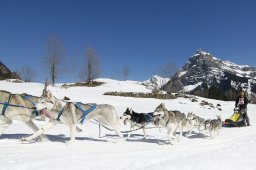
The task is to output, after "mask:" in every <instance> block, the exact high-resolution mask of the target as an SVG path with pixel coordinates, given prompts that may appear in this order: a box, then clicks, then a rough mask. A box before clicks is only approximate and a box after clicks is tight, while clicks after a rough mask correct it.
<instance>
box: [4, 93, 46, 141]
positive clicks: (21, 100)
mask: <svg viewBox="0 0 256 170" xmlns="http://www.w3.org/2000/svg"><path fill="white" fill-rule="evenodd" d="M38 99H39V97H37V96H32V95H27V94H12V93H10V92H7V91H4V90H0V103H1V104H0V111H1V113H0V136H1V135H2V133H3V132H4V131H5V130H6V129H7V128H8V127H9V126H10V125H11V124H12V123H13V120H18V121H21V122H24V123H25V124H26V125H27V126H29V127H30V128H31V129H32V130H33V131H34V132H36V131H38V130H39V129H38V128H37V126H36V125H35V123H34V122H33V121H32V119H33V118H35V117H36V115H35V114H33V113H34V111H35V106H34V105H35V103H36V102H37V100H38ZM40 138H41V139H42V140H47V138H46V137H45V136H44V135H41V136H40Z"/></svg>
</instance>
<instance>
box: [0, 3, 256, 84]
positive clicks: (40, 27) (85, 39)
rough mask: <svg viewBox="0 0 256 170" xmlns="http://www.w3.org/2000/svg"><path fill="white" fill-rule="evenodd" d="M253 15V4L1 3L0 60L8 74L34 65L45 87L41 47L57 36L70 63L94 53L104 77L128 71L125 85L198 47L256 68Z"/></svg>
mask: <svg viewBox="0 0 256 170" xmlns="http://www.w3.org/2000/svg"><path fill="white" fill-rule="evenodd" d="M255 9H256V1H254V0H83V1H82V0H81V1H79V0H73V1H71V0H69V1H68V0H30V1H29V0H22V1H20V0H0V60H1V61H2V62H3V63H4V64H5V65H7V66H8V67H9V68H10V69H11V70H15V69H18V68H20V67H22V66H24V65H29V66H31V67H32V68H33V69H34V70H36V72H37V78H36V81H40V82H42V81H44V80H45V78H46V74H45V72H44V69H43V68H42V67H43V65H42V64H41V60H42V59H41V58H42V56H44V54H45V53H46V50H45V46H46V41H47V38H48V37H49V35H56V36H57V37H58V38H59V39H60V40H61V41H62V43H63V46H64V48H65V56H66V58H67V60H69V61H70V60H73V61H75V62H79V63H83V61H82V58H83V57H84V55H85V49H86V48H88V47H92V48H94V49H95V50H96V53H97V55H98V57H99V60H100V63H101V70H102V74H101V77H112V78H121V70H122V68H123V67H124V66H128V67H129V69H130V73H129V76H128V79H132V80H146V79H148V78H149V77H150V76H151V75H152V74H158V73H159V68H160V67H162V66H164V65H165V63H167V62H172V63H175V64H176V65H177V67H178V68H180V67H181V66H182V65H183V64H184V63H185V61H186V60H187V59H188V58H189V57H190V56H191V55H193V54H194V53H195V51H196V49H198V48H203V49H204V50H205V51H207V52H210V53H211V54H213V55H215V56H216V57H218V58H221V59H224V60H230V61H232V62H235V63H237V64H248V65H251V66H254V67H256V10H255ZM77 80H78V78H77V77H75V76H74V75H72V74H66V75H65V76H63V77H61V78H60V79H57V82H70V81H77Z"/></svg>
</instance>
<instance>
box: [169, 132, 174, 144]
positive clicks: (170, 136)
mask: <svg viewBox="0 0 256 170" xmlns="http://www.w3.org/2000/svg"><path fill="white" fill-rule="evenodd" d="M172 140H173V133H172V132H169V142H170V145H173V143H172Z"/></svg>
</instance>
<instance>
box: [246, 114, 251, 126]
mask: <svg viewBox="0 0 256 170" xmlns="http://www.w3.org/2000/svg"><path fill="white" fill-rule="evenodd" d="M245 120H246V124H247V126H250V120H249V117H248V115H247V114H246V116H245Z"/></svg>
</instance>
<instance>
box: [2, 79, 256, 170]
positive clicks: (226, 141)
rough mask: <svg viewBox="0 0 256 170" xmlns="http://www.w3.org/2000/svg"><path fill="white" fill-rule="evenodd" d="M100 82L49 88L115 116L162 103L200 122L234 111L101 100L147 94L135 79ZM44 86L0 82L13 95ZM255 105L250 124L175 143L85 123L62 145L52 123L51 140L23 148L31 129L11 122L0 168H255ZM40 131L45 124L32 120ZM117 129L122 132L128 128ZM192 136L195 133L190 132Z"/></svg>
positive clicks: (152, 133) (183, 102) (63, 129)
mask: <svg viewBox="0 0 256 170" xmlns="http://www.w3.org/2000/svg"><path fill="white" fill-rule="evenodd" d="M99 81H103V82H105V84H103V85H102V86H99V87H72V88H68V89H62V88H60V85H57V86H56V87H51V86H50V87H49V89H50V90H51V91H52V93H53V94H54V95H55V96H56V97H57V98H63V97H64V96H67V97H69V98H71V100H73V101H80V102H84V103H93V102H95V103H98V104H101V103H107V104H111V105H113V106H114V107H115V108H116V109H117V111H118V114H119V115H120V116H121V114H122V113H123V112H124V111H125V109H126V108H127V107H132V108H133V109H134V110H135V111H136V112H145V113H146V112H152V111H153V110H154V109H155V107H157V106H158V105H159V104H160V103H162V102H164V103H165V105H166V107H167V108H168V109H170V110H180V111H181V112H184V113H185V114H187V113H188V112H189V111H193V113H195V114H197V115H198V116H201V117H203V118H205V119H207V118H211V119H212V118H216V115H221V117H222V119H223V120H225V119H226V118H228V117H230V116H231V114H232V113H233V108H234V105H235V104H234V102H224V101H217V100H210V99H204V98H199V102H191V100H190V99H185V98H177V99H174V100H159V99H141V98H130V97H116V96H115V97H114V96H104V95H102V94H103V93H104V92H108V91H125V92H131V91H132V92H149V90H148V89H146V88H145V87H144V86H142V85H140V84H139V83H138V82H135V81H116V80H110V79H99ZM42 89H43V84H39V83H10V82H6V81H0V90H7V91H11V92H14V93H28V94H32V95H37V96H40V95H41V92H42ZM201 100H206V101H208V102H209V103H213V105H214V106H216V105H217V104H220V105H221V108H222V111H219V110H218V109H209V107H208V106H205V107H202V106H200V105H199V103H200V101H201ZM255 111H256V105H252V104H249V105H248V114H249V117H250V119H251V124H252V126H250V127H242V128H222V129H221V130H220V135H219V136H216V138H215V139H211V138H209V137H208V135H203V134H198V133H192V135H191V136H189V137H182V138H181V141H180V142H176V143H175V145H169V144H167V142H168V138H167V135H166V131H165V130H164V129H163V130H162V131H160V130H159V129H158V128H156V129H148V130H147V133H148V138H147V139H145V140H143V139H142V138H143V133H142V130H139V131H136V132H134V134H133V135H132V136H131V139H130V140H128V141H126V140H124V139H119V137H117V136H116V134H115V133H113V132H110V131H108V130H105V129H102V134H101V135H102V136H103V137H102V138H99V137H98V126H97V125H95V124H92V123H90V122H86V123H85V124H84V126H83V132H81V133H79V134H78V135H77V138H76V139H77V140H76V142H75V143H74V144H73V145H67V144H66V143H65V142H66V141H67V140H68V138H69V128H68V127H67V126H65V125H57V126H55V127H54V128H52V129H51V130H49V131H48V132H47V133H46V135H47V136H48V138H49V140H50V141H47V142H34V143H29V144H22V143H21V142H20V141H19V139H20V138H21V137H24V136H28V135H29V134H31V133H32V131H31V130H30V129H29V128H28V127H27V126H26V125H25V124H23V123H22V122H18V121H14V123H13V124H12V125H11V126H10V127H9V128H8V129H7V130H6V131H5V132H4V134H3V135H2V136H1V137H0V152H1V154H0V170H30V169H31V170H34V169H36V170H44V169H48V170H52V169H54V170H69V169H85V170H87V169H93V170H94V169H101V170H103V169H104V170H106V169H109V170H110V169H111V170H114V169H147V170H151V169H152V170H153V169H155V170H156V169H161V170H162V169H172V170H174V169H178V170H183V169H184V170H200V169H202V170H205V169H212V170H216V169H225V170H227V169H237V170H238V169H252V170H253V169H255V168H256V161H255V156H256V147H255V145H256V128H255V124H256V115H255ZM35 123H36V124H37V125H38V126H39V127H41V126H42V125H43V124H44V123H45V122H43V121H35ZM128 128H129V127H128V126H124V125H123V126H122V130H128ZM195 132H196V131H195Z"/></svg>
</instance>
